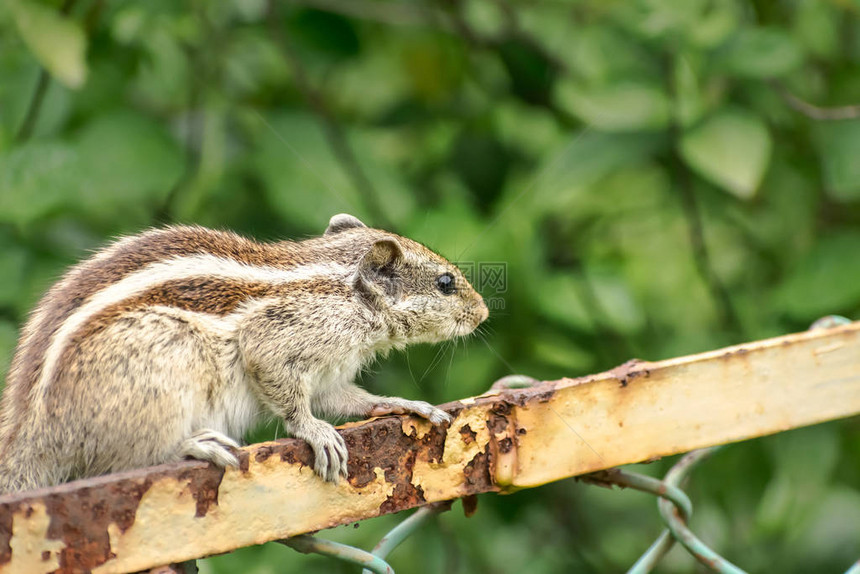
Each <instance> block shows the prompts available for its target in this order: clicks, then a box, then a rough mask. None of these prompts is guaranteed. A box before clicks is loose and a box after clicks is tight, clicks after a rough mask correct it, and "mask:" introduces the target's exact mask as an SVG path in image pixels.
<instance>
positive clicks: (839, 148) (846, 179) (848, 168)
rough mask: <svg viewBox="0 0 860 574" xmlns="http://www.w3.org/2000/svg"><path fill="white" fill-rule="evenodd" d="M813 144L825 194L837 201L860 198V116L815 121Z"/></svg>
mask: <svg viewBox="0 0 860 574" xmlns="http://www.w3.org/2000/svg"><path fill="white" fill-rule="evenodd" d="M815 145H816V147H817V148H818V156H819V158H820V161H821V167H822V171H823V172H824V187H825V190H826V192H827V194H828V195H829V196H830V197H832V198H833V199H835V200H837V201H854V200H857V199H858V198H860V161H857V150H858V149H860V120H849V121H840V122H819V123H817V124H816V125H815Z"/></svg>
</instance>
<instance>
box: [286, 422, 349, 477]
mask: <svg viewBox="0 0 860 574" xmlns="http://www.w3.org/2000/svg"><path fill="white" fill-rule="evenodd" d="M292 434H293V436H295V437H296V438H300V439H302V440H304V441H305V442H307V443H308V444H309V445H310V447H311V449H312V450H313V451H314V472H316V473H317V474H318V475H319V476H320V477H322V478H323V479H324V480H327V481H329V482H334V483H337V482H338V481H339V480H340V478H341V477H343V478H346V477H347V472H348V471H347V466H346V462H347V459H348V458H349V452H348V451H347V450H346V443H345V442H344V440H343V437H342V436H340V434H338V432H337V431H336V430H335V428H334V427H333V426H331V425H330V424H328V423H326V422H323V421H321V420H315V421H313V422H311V423H307V424H305V425H302V427H301V428H297V429H295V431H294V432H293V433H292Z"/></svg>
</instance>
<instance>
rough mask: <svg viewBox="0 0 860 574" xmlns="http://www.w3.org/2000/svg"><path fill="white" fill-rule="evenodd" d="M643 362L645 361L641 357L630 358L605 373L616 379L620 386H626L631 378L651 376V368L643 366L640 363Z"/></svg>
mask: <svg viewBox="0 0 860 574" xmlns="http://www.w3.org/2000/svg"><path fill="white" fill-rule="evenodd" d="M644 364H645V361H642V360H641V359H630V360H629V361H627V362H626V363H622V364H620V365H618V366H617V367H615V368H614V369H611V370H609V371H607V372H606V373H607V374H608V375H610V376H612V377H615V378H616V379H618V381H619V382H620V383H621V386H622V387H626V386H627V384H628V383H629V382H630V381H632V380H633V379H636V378H638V377H646V378H647V377H650V376H651V370H650V369H647V368H645V367H643V366H642V365H644Z"/></svg>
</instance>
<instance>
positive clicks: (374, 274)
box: [355, 238, 403, 299]
mask: <svg viewBox="0 0 860 574" xmlns="http://www.w3.org/2000/svg"><path fill="white" fill-rule="evenodd" d="M402 259H403V248H402V247H400V243H398V242H397V240H396V239H394V238H386V239H379V240H377V241H374V242H373V245H371V246H370V249H368V250H367V252H365V254H364V255H362V257H361V260H360V261H359V262H358V270H357V271H356V273H355V286H356V288H357V289H359V290H360V291H362V292H364V293H367V294H368V295H371V296H373V297H379V296H386V295H387V296H390V297H393V298H395V299H396V298H397V296H398V295H399V287H398V285H397V284H396V283H395V282H394V281H393V279H394V278H395V275H394V273H393V269H394V267H395V266H396V265H397V263H398V262H400V261H401V260H402Z"/></svg>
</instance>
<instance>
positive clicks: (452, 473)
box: [412, 408, 490, 501]
mask: <svg viewBox="0 0 860 574" xmlns="http://www.w3.org/2000/svg"><path fill="white" fill-rule="evenodd" d="M465 426H468V427H469V428H470V429H471V430H472V431H473V432H474V435H475V436H474V437H471V436H470V437H469V440H468V441H467V440H466V439H465V437H464V436H463V434H462V433H461V432H460V429H461V428H463V427H465ZM489 442H490V432H489V430H488V429H487V423H486V413H485V411H484V410H483V409H477V408H475V409H468V410H463V411H461V412H460V414H459V415H458V416H457V418H455V419H454V422H452V423H451V425H450V426H449V427H448V430H447V436H446V437H445V450H444V452H443V453H442V457H441V460H439V461H432V460H427V459H425V458H422V457H420V456H419V458H418V459H417V460H416V461H415V466H414V469H413V472H412V484H414V485H415V486H416V487H418V488H421V490H422V491H423V493H424V496H425V497H426V499H427V500H430V501H435V500H446V499H450V498H456V497H458V496H462V495H463V494H467V492H466V490H465V488H464V486H465V481H464V473H465V471H466V468H467V466H468V465H469V464H470V463H472V462H473V460H474V459H476V458H477V457H479V456H481V455H483V456H486V451H487V450H488V445H489ZM483 462H484V465H485V466H486V464H487V461H486V460H484V461H483ZM439 469H444V470H445V472H436V471H438V470H439Z"/></svg>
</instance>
